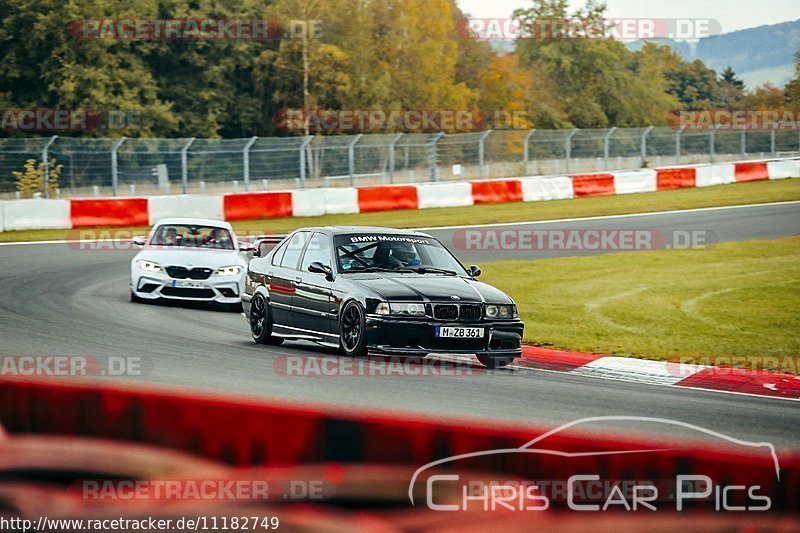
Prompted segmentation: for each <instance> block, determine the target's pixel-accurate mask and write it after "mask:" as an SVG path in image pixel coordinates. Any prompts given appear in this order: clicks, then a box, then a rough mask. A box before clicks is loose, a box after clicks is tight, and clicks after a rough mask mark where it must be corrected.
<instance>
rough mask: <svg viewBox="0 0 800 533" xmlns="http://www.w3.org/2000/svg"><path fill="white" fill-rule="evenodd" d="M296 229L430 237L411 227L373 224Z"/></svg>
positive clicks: (341, 233) (344, 233) (343, 233)
mask: <svg viewBox="0 0 800 533" xmlns="http://www.w3.org/2000/svg"><path fill="white" fill-rule="evenodd" d="M297 231H325V232H327V233H330V234H331V235H334V236H335V235H348V234H350V233H366V234H370V233H376V234H377V233H379V234H381V235H418V236H421V237H430V235H428V234H427V233H422V232H419V231H414V230H411V229H397V228H380V227H375V226H322V227H309V228H299V229H298V230H297Z"/></svg>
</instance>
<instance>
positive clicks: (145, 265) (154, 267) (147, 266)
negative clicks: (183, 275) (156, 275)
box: [137, 260, 161, 272]
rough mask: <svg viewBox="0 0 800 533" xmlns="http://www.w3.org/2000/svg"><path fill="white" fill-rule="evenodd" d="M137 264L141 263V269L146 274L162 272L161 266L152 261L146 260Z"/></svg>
mask: <svg viewBox="0 0 800 533" xmlns="http://www.w3.org/2000/svg"><path fill="white" fill-rule="evenodd" d="M137 263H139V268H141V269H142V270H144V271H145V272H160V271H161V265H159V264H158V263H153V262H152V261H145V260H141V261H137Z"/></svg>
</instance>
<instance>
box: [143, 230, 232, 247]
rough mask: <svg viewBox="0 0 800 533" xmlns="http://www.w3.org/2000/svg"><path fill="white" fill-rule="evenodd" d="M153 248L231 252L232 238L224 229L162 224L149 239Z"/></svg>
mask: <svg viewBox="0 0 800 533" xmlns="http://www.w3.org/2000/svg"><path fill="white" fill-rule="evenodd" d="M150 244H151V245H153V246H175V247H180V248H211V249H218V250H233V249H234V246H233V237H232V236H231V233H230V231H228V230H227V229H225V228H218V227H214V226H200V225H191V224H187V225H183V224H164V225H161V226H158V228H156V230H155V231H154V232H153V237H152V239H150Z"/></svg>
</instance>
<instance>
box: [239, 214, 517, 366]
mask: <svg viewBox="0 0 800 533" xmlns="http://www.w3.org/2000/svg"><path fill="white" fill-rule="evenodd" d="M257 248H259V247H258V246H257ZM479 275H480V269H479V268H478V267H476V266H471V267H469V268H464V266H463V265H462V264H461V263H460V262H459V261H458V260H457V259H456V258H455V257H454V256H453V254H452V253H450V251H449V250H448V249H447V248H445V247H444V246H443V245H442V244H441V243H440V242H439V241H438V240H436V239H435V238H433V237H431V236H430V235H427V234H425V233H419V232H414V231H408V230H395V229H386V228H365V227H319V228H303V229H299V230H297V231H295V232H294V233H292V234H291V235H289V236H287V237H286V238H285V239H283V241H281V243H280V244H279V245H278V246H277V247H275V248H274V249H273V250H272V251H270V252H267V253H263V254H262V253H260V252H259V249H257V250H256V252H255V256H254V257H253V259H252V260H251V261H250V265H249V267H248V271H247V277H246V281H245V285H246V286H245V293H244V294H243V296H242V303H243V305H244V311H245V316H247V317H248V319H249V322H250V329H251V332H252V334H253V338H254V339H255V341H256V342H257V343H259V344H272V345H279V344H281V343H282V342H283V341H284V340H308V341H313V342H316V343H319V344H322V345H324V346H329V347H331V348H335V349H337V350H339V351H341V352H342V353H344V354H345V355H350V356H355V355H362V354H366V353H368V352H369V353H374V354H386V355H397V356H425V355H427V354H429V353H457V354H475V355H476V356H477V357H478V360H479V361H480V362H481V363H482V364H483V365H485V366H487V367H489V368H497V367H502V366H506V365H508V364H509V363H511V361H513V360H514V358H516V357H519V356H520V355H521V351H522V350H521V342H522V332H523V327H524V325H523V323H522V321H521V320H520V319H519V315H518V313H517V306H516V305H515V304H514V301H513V300H512V299H511V298H509V297H508V296H507V295H506V294H504V293H503V292H502V291H500V290H498V289H496V288H494V287H492V286H490V285H487V284H485V283H481V282H480V281H477V280H476V279H475V278H477V277H478V276H479Z"/></svg>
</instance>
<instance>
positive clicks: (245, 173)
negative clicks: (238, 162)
mask: <svg viewBox="0 0 800 533" xmlns="http://www.w3.org/2000/svg"><path fill="white" fill-rule="evenodd" d="M257 140H258V137H252V138H251V139H250V140H249V141H247V144H246V145H245V146H244V149H243V150H242V165H243V167H242V181H244V190H245V191H248V190H250V147H251V146H253V143H255V142H256V141H257Z"/></svg>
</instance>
